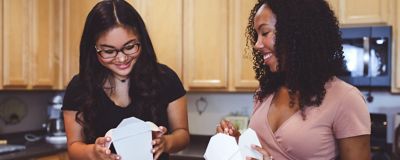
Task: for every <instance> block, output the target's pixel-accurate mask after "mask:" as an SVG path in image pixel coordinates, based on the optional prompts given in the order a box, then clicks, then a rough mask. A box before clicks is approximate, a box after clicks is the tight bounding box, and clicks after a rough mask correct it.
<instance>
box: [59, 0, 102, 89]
mask: <svg viewBox="0 0 400 160" xmlns="http://www.w3.org/2000/svg"><path fill="white" fill-rule="evenodd" d="M97 2H98V0H84V1H82V0H67V1H62V3H63V16H62V19H63V24H64V25H63V27H64V28H63V31H64V32H63V35H62V37H63V41H64V46H63V61H62V62H63V69H62V73H63V76H62V77H63V79H62V84H63V88H65V87H66V86H67V85H68V83H69V81H70V80H71V79H72V77H73V76H74V75H75V74H78V73H79V45H80V42H81V36H82V32H83V26H84V25H85V20H86V16H87V15H88V14H89V11H90V10H91V9H92V8H93V6H94V5H95V4H96V3H97Z"/></svg>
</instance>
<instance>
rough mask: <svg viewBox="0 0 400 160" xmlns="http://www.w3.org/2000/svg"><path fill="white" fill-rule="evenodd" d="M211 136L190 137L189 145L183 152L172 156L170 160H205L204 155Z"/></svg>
mask: <svg viewBox="0 0 400 160" xmlns="http://www.w3.org/2000/svg"><path fill="white" fill-rule="evenodd" d="M210 138H211V136H202V135H190V143H189V145H188V146H187V147H186V148H185V149H184V150H182V151H179V152H177V153H172V154H170V160H204V158H203V155H204V153H205V151H206V148H207V144H208V142H209V141H210Z"/></svg>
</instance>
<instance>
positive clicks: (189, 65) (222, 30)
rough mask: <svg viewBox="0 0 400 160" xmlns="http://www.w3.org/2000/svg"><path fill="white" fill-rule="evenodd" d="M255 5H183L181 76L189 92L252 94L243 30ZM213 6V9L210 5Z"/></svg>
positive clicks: (222, 1) (203, 0) (230, 1)
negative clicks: (244, 92) (243, 91)
mask: <svg viewBox="0 0 400 160" xmlns="http://www.w3.org/2000/svg"><path fill="white" fill-rule="evenodd" d="M254 3H255V1H244V0H219V1H214V0H187V1H184V11H183V16H184V19H183V21H184V23H183V24H184V26H183V37H184V38H183V50H184V56H183V57H184V61H183V66H184V67H183V75H184V78H183V79H184V84H185V87H186V88H187V89H188V90H191V91H202V90H207V91H242V90H252V91H253V90H254V89H255V88H256V86H257V82H256V81H255V78H254V71H252V67H251V55H250V56H249V55H248V56H246V53H245V44H246V43H245V34H244V31H245V27H246V26H247V22H248V20H247V18H248V16H249V13H250V10H251V8H252V6H253V5H254ZM210 4H212V5H210Z"/></svg>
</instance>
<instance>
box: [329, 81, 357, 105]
mask: <svg viewBox="0 0 400 160" xmlns="http://www.w3.org/2000/svg"><path fill="white" fill-rule="evenodd" d="M325 88H326V93H327V96H334V97H336V98H335V99H340V100H351V99H354V98H355V99H357V100H362V101H364V97H363V95H362V93H361V92H360V90H358V89H357V88H356V87H354V86H353V85H351V84H348V83H346V82H344V81H343V80H341V79H339V78H337V77H334V78H333V79H332V80H331V81H329V82H328V83H327V84H326V85H325ZM339 97H340V98H339ZM364 102H365V101H364Z"/></svg>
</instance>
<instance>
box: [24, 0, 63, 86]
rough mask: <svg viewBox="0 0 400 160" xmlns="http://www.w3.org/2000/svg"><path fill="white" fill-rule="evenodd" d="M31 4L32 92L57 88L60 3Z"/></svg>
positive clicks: (42, 1) (56, 0)
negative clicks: (38, 89) (33, 90)
mask: <svg viewBox="0 0 400 160" xmlns="http://www.w3.org/2000/svg"><path fill="white" fill-rule="evenodd" d="M30 2H31V3H33V4H32V7H33V9H32V15H31V16H32V17H31V19H32V25H30V27H31V28H32V30H33V31H32V32H31V33H30V35H31V36H32V38H31V47H32V50H31V56H30V57H31V59H30V63H31V65H30V67H29V69H30V70H29V73H30V75H31V77H30V83H31V86H32V88H60V86H59V84H60V83H59V79H60V73H61V70H60V66H61V62H60V57H61V53H62V50H61V24H62V23H61V21H60V18H59V17H60V16H61V12H60V10H59V8H60V7H61V6H60V0H40V1H39V0H36V1H30Z"/></svg>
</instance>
